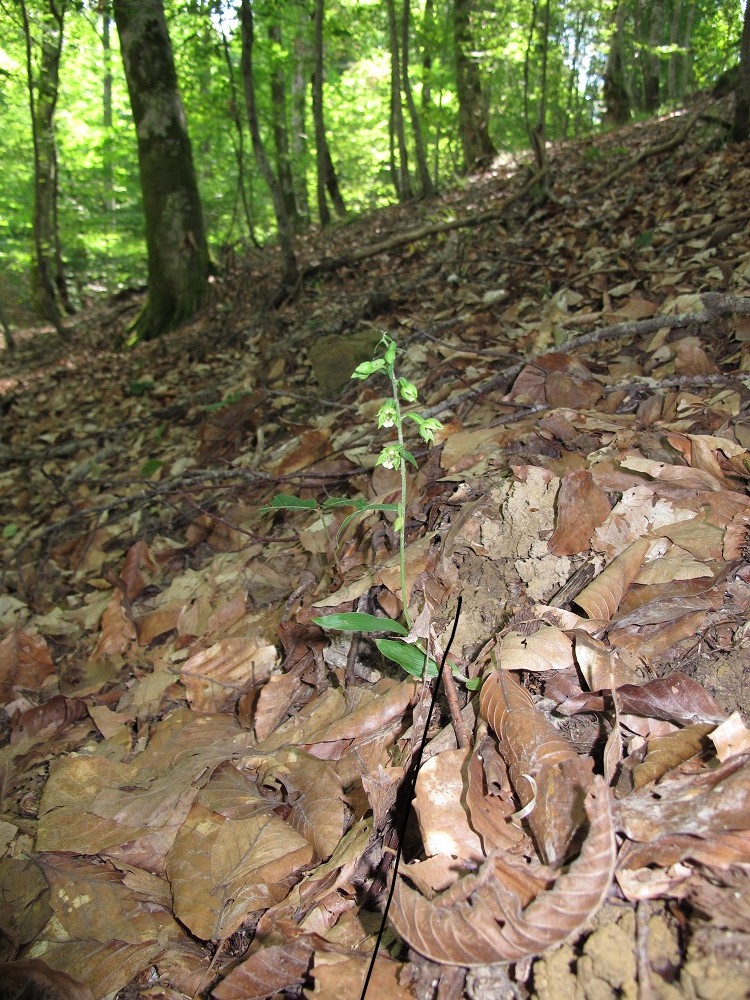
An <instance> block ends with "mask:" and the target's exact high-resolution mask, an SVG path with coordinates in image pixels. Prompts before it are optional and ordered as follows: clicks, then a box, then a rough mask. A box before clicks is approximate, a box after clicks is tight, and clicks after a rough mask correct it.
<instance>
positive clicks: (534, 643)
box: [497, 625, 573, 671]
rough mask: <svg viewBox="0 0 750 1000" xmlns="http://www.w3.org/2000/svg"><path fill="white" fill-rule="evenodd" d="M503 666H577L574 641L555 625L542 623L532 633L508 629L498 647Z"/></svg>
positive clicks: (546, 667) (532, 668)
mask: <svg viewBox="0 0 750 1000" xmlns="http://www.w3.org/2000/svg"><path fill="white" fill-rule="evenodd" d="M497 658H498V661H499V665H500V667H501V668H502V669H503V670H530V671H539V670H565V669H566V668H567V667H572V666H573V643H572V642H571V640H570V639H569V637H568V636H567V635H565V633H564V632H562V631H561V630H560V629H559V628H555V627H554V626H552V625H540V626H539V628H538V629H537V630H536V632H532V634H531V635H523V634H522V633H519V632H507V633H506V634H505V635H504V636H503V637H502V639H501V640H500V644H499V646H498V648H497Z"/></svg>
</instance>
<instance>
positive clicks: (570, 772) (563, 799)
mask: <svg viewBox="0 0 750 1000" xmlns="http://www.w3.org/2000/svg"><path fill="white" fill-rule="evenodd" d="M479 704H480V712H481V714H482V717H483V718H484V719H485V720H486V721H487V722H488V723H489V725H490V726H492V728H493V729H494V731H495V733H496V734H497V738H498V740H499V743H500V752H501V753H502V755H503V757H504V758H505V760H506V761H507V763H508V770H509V773H510V780H511V783H512V785H513V788H514V790H515V792H516V795H517V796H518V798H519V801H520V802H521V805H522V806H524V807H525V806H527V805H529V804H530V803H531V802H532V801H533V808H532V809H531V811H530V813H529V814H528V816H527V822H528V825H529V828H530V829H531V832H532V834H533V837H534V841H535V843H536V845H537V848H538V850H539V852H540V854H541V856H542V858H543V859H544V861H545V862H546V863H547V864H549V865H553V866H556V865H559V864H561V863H562V862H563V861H564V859H565V856H566V854H567V852H568V850H569V847H570V843H571V839H572V837H573V834H574V832H575V831H576V829H577V828H578V827H579V826H580V824H581V822H582V820H583V799H584V796H585V794H586V791H587V789H588V787H589V785H590V784H591V774H592V761H591V759H590V758H589V759H586V758H583V757H579V755H578V754H577V753H576V752H575V750H574V749H573V747H571V746H570V744H569V743H568V742H567V740H566V739H565V738H564V737H563V736H561V734H560V733H559V732H558V731H557V730H556V729H555V727H554V726H553V725H552V724H551V723H550V722H548V721H547V719H546V717H545V716H544V715H543V714H542V712H540V711H539V710H538V709H537V708H536V707H535V705H534V702H533V700H532V698H531V695H530V694H529V693H528V691H527V690H526V689H525V688H524V687H522V686H521V684H519V682H518V681H517V680H516V679H515V677H514V676H513V675H512V674H509V673H508V672H507V671H505V670H497V671H495V672H494V673H492V674H490V676H489V677H488V678H487V679H486V680H485V682H484V684H483V685H482V692H481V695H480V701H479ZM530 779H531V780H530Z"/></svg>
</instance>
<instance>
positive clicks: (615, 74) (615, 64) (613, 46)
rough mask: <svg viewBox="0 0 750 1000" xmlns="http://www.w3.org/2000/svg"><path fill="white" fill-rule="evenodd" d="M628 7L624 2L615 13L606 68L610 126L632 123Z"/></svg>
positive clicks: (605, 88) (605, 94) (607, 113)
mask: <svg viewBox="0 0 750 1000" xmlns="http://www.w3.org/2000/svg"><path fill="white" fill-rule="evenodd" d="M626 15H627V7H626V6H625V2H624V0H620V5H619V6H618V8H617V10H616V12H615V24H614V29H613V31H612V38H611V41H610V45H609V53H608V55H607V64H606V66H605V67H604V87H603V91H604V94H603V96H604V108H605V110H604V120H605V121H606V122H607V123H608V124H609V125H615V126H616V125H625V124H626V122H629V121H630V94H629V93H628V86H627V83H626V81H625V44H624V41H623V27H624V25H625V17H626Z"/></svg>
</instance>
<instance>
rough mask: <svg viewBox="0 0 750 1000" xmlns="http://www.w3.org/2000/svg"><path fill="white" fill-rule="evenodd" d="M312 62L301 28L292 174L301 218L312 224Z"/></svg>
mask: <svg viewBox="0 0 750 1000" xmlns="http://www.w3.org/2000/svg"><path fill="white" fill-rule="evenodd" d="M308 62H309V52H308V44H307V40H306V38H305V37H304V35H303V34H302V32H301V31H300V30H299V29H298V31H297V34H296V36H295V39H294V70H293V73H292V111H291V125H292V138H291V146H292V172H293V174H294V179H295V182H294V189H295V191H296V192H297V205H298V212H299V219H300V222H301V223H302V224H303V225H306V226H307V225H309V224H310V201H309V199H308V195H307V127H306V118H307V114H306V112H307V79H308V76H309V73H308V72H307V71H306V67H307V64H308Z"/></svg>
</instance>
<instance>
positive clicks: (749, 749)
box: [711, 712, 750, 764]
mask: <svg viewBox="0 0 750 1000" xmlns="http://www.w3.org/2000/svg"><path fill="white" fill-rule="evenodd" d="M711 742H712V743H713V745H714V746H715V747H716V756H717V757H718V758H719V760H720V761H721V762H722V764H723V763H724V761H725V760H729V758H730V757H734V755H735V754H740V753H745V754H746V753H750V730H749V729H748V728H747V726H746V725H745V723H744V722H743V720H742V716H741V715H740V713H739V712H733V713H732V714H731V715H730V716H729V718H728V719H725V721H724V722H722V723H721V725H719V726H717V727H716V729H714V731H713V732H712V733H711Z"/></svg>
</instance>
